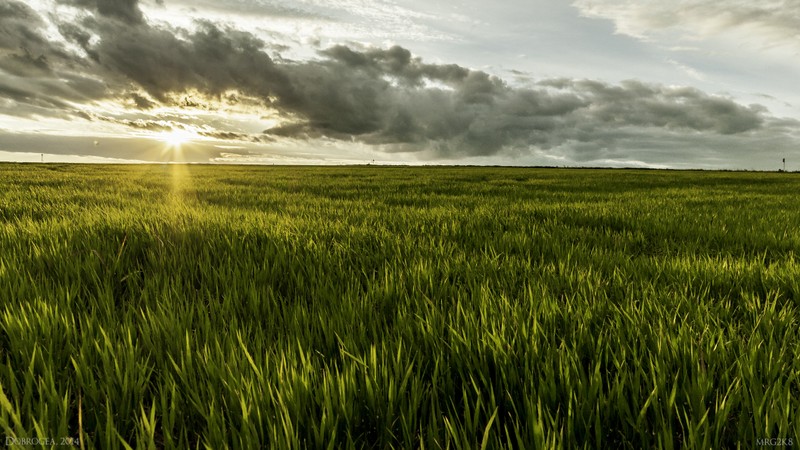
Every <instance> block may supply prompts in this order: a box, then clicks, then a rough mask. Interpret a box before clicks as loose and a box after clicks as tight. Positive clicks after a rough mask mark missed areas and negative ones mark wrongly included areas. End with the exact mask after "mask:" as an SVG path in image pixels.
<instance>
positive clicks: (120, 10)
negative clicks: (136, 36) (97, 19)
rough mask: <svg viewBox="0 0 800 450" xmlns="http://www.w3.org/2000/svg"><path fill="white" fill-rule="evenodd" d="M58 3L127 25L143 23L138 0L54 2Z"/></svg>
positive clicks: (59, 0) (61, 0)
mask: <svg viewBox="0 0 800 450" xmlns="http://www.w3.org/2000/svg"><path fill="white" fill-rule="evenodd" d="M56 1H58V2H59V3H63V4H67V5H72V6H77V7H82V8H86V9H89V10H92V11H96V12H97V13H98V14H100V15H101V16H103V17H109V18H112V19H116V20H119V21H122V22H125V23H128V24H139V23H142V22H143V21H144V16H143V15H142V11H141V9H139V0H56Z"/></svg>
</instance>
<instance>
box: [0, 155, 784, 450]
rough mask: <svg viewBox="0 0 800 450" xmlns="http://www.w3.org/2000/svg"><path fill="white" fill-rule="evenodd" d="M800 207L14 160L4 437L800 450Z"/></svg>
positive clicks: (494, 183)
mask: <svg viewBox="0 0 800 450" xmlns="http://www.w3.org/2000/svg"><path fill="white" fill-rule="evenodd" d="M798 191H800V178H799V177H797V176H795V175H793V174H775V173H731V172H672V171H633V170H625V171H620V170H613V171H612V170H557V169H522V168H520V169H512V168H386V167H383V168H381V167H347V168H312V167H236V166H225V167H222V166H181V165H173V166H160V165H144V166H79V165H18V164H4V165H0V388H1V389H0V427H1V428H2V430H3V432H4V434H5V437H6V441H7V442H9V439H11V440H12V441H11V442H12V443H13V442H22V441H21V439H23V438H52V439H56V440H58V439H60V438H64V437H69V438H74V439H75V441H74V443H75V445H77V446H80V447H82V448H108V449H113V448H141V449H152V448H210V449H220V448H259V447H269V448H314V449H316V448H319V449H323V448H425V449H437V448H450V449H476V448H480V449H483V448H520V449H538V448H545V449H550V448H552V449H561V448H563V449H579V448H622V449H625V448H629V449H640V448H692V449H695V448H696V449H708V448H715V449H717V448H753V447H755V446H756V445H758V443H759V442H760V441H759V439H770V438H783V439H793V442H797V439H798V437H800V322H799V319H800V310H799V309H798V308H799V307H800V261H798V260H797V256H796V255H797V254H798V251H800V229H798V228H797V224H798V223H800V208H798V205H797V195H796V193H797V192H798ZM15 439H16V441H14V440H15Z"/></svg>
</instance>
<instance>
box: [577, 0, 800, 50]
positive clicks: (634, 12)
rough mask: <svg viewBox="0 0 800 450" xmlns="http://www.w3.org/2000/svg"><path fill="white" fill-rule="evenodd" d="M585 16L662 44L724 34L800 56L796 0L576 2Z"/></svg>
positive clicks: (799, 7) (799, 12)
mask: <svg viewBox="0 0 800 450" xmlns="http://www.w3.org/2000/svg"><path fill="white" fill-rule="evenodd" d="M573 6H575V7H576V8H578V9H579V10H580V12H581V14H583V15H584V16H587V17H593V18H603V19H609V20H612V21H613V22H614V24H615V27H616V30H617V32H618V33H621V34H626V35H629V36H634V37H637V38H640V39H646V40H651V39H658V38H659V37H661V36H659V35H660V34H661V33H665V32H677V33H678V36H680V37H681V38H683V39H686V40H702V39H706V38H710V37H713V36H716V35H718V34H720V33H725V34H730V35H731V37H733V38H736V39H738V40H739V41H740V42H746V43H748V44H750V45H755V46H758V47H760V48H762V49H763V48H775V47H781V48H782V47H788V48H790V49H791V51H792V52H800V2H798V1H796V0H791V1H790V0H759V1H757V2H754V1H751V0H677V1H669V2H665V1H662V0H575V1H574V2H573Z"/></svg>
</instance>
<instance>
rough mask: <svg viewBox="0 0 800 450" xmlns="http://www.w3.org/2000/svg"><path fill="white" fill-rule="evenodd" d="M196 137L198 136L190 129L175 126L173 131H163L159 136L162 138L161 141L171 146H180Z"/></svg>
mask: <svg viewBox="0 0 800 450" xmlns="http://www.w3.org/2000/svg"><path fill="white" fill-rule="evenodd" d="M196 137H197V136H196V135H195V134H194V133H192V132H190V131H186V130H182V129H180V128H174V129H173V130H171V131H167V132H165V133H162V134H161V135H160V136H159V139H161V141H163V142H164V143H165V144H167V145H168V146H170V147H174V148H178V147H180V146H181V145H183V144H186V143H187V142H190V141H191V140H192V139H194V138H196Z"/></svg>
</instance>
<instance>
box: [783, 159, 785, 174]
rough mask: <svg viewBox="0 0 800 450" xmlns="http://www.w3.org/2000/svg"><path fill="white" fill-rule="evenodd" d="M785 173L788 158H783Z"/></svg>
mask: <svg viewBox="0 0 800 450" xmlns="http://www.w3.org/2000/svg"><path fill="white" fill-rule="evenodd" d="M783 171H784V172H786V158H783Z"/></svg>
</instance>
